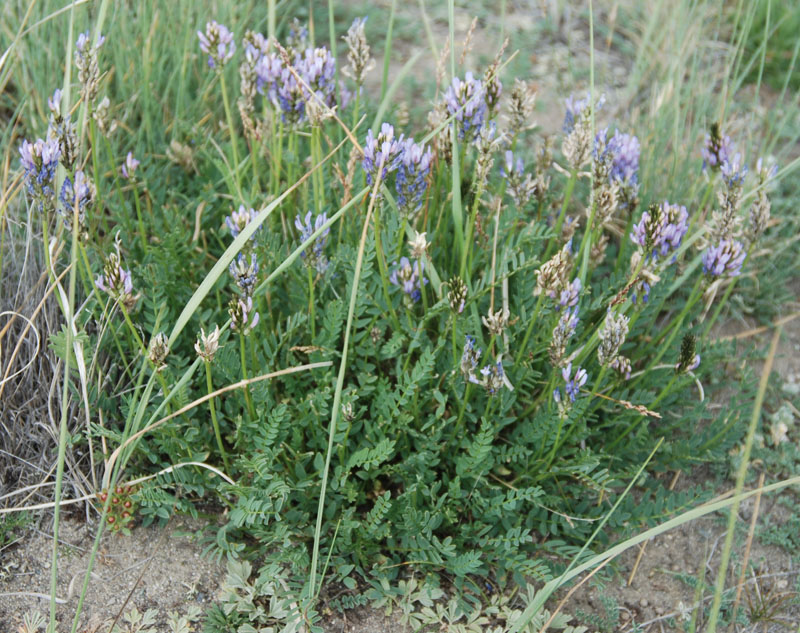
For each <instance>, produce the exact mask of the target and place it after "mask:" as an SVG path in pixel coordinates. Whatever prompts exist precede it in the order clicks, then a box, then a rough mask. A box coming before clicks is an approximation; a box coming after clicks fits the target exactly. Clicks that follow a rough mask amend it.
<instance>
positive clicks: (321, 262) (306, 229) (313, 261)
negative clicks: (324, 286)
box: [294, 211, 331, 273]
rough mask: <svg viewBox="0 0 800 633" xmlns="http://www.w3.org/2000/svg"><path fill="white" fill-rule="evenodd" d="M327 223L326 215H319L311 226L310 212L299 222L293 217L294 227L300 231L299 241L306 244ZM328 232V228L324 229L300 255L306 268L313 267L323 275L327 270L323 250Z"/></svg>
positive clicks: (326, 261)
mask: <svg viewBox="0 0 800 633" xmlns="http://www.w3.org/2000/svg"><path fill="white" fill-rule="evenodd" d="M327 221H328V216H327V214H325V213H320V214H319V215H318V216H317V217H316V219H315V220H314V224H311V211H309V212H308V213H306V217H305V219H304V220H301V219H300V216H299V215H298V216H297V217H295V219H294V225H295V226H296V227H297V230H298V231H300V241H301V242H306V241H307V240H309V239H311V236H312V235H313V234H314V233H316V232H317V231H319V230H320V229H321V228H322V226H323V225H324V224H325V223H326V222H327ZM330 232H331V230H330V228H327V229H325V230H324V231H323V232H322V233H320V234H319V235H318V236H317V239H316V240H314V244H313V245H312V246H311V247H310V248H306V249H305V250H304V251H303V252H302V253H301V254H300V256H301V257H302V258H303V259H304V260H305V262H306V264H307V265H308V266H313V267H314V268H316V269H317V271H318V272H320V273H324V272H325V271H326V270H327V269H328V260H327V259H326V257H325V253H324V250H325V243H326V242H327V240H328V235H329V234H330Z"/></svg>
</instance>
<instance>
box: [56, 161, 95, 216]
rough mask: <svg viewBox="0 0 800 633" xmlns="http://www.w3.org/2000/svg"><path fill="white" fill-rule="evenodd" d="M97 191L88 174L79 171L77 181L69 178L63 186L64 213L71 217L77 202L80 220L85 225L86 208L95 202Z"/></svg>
mask: <svg viewBox="0 0 800 633" xmlns="http://www.w3.org/2000/svg"><path fill="white" fill-rule="evenodd" d="M94 194H95V189H94V185H93V184H92V182H91V181H90V180H89V178H88V177H87V176H86V174H85V173H84V172H83V171H81V170H78V171H76V172H75V181H74V182H73V181H72V179H71V178H70V177H69V176H67V177H66V178H64V183H63V184H62V185H61V194H60V195H59V197H58V198H59V200H60V201H61V204H63V205H64V212H65V213H66V214H67V215H71V214H72V212H73V209H74V205H75V202H76V201H77V203H78V219H79V221H80V223H81V224H83V220H84V217H85V215H86V207H87V206H88V205H89V204H90V203H91V202H92V201H93V200H94Z"/></svg>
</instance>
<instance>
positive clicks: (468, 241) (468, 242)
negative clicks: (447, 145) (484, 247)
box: [459, 166, 483, 279]
mask: <svg viewBox="0 0 800 633" xmlns="http://www.w3.org/2000/svg"><path fill="white" fill-rule="evenodd" d="M476 171H477V166H476ZM482 195H483V183H480V184H479V185H478V190H477V191H476V192H475V200H473V202H472V211H471V212H470V214H469V223H468V224H467V236H466V237H465V238H464V251H463V252H462V254H461V268H460V269H459V271H460V272H459V275H460V276H461V277H462V278H463V279H466V271H467V259H468V258H469V259H470V260H471V259H472V258H471V257H470V255H471V254H472V233H473V231H474V229H475V219H476V217H477V215H478V207H479V206H480V202H481V196H482ZM470 263H471V262H470Z"/></svg>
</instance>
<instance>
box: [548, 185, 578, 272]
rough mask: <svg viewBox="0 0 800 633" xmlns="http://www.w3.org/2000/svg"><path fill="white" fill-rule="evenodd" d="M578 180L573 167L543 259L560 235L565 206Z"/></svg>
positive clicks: (565, 212) (552, 249) (567, 204)
mask: <svg viewBox="0 0 800 633" xmlns="http://www.w3.org/2000/svg"><path fill="white" fill-rule="evenodd" d="M577 181H578V172H577V171H576V170H575V169H573V170H572V172H571V173H570V175H569V180H568V181H567V188H566V189H565V190H564V201H563V202H562V203H561V211H559V213H558V220H556V227H555V230H554V233H553V237H551V238H550V241H549V242H548V244H547V250H546V251H545V253H544V258H543V261H547V260H548V258H549V257H550V255H552V254H553V251H554V250H555V247H556V245H557V244H558V242H559V239H560V237H561V227H562V226H564V218H565V217H566V216H567V207H568V206H569V202H570V200H571V199H572V192H573V190H574V189H575V183H576V182H577Z"/></svg>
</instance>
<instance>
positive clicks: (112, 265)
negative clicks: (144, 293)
mask: <svg viewBox="0 0 800 633" xmlns="http://www.w3.org/2000/svg"><path fill="white" fill-rule="evenodd" d="M119 249H120V242H119V235H117V237H116V239H115V240H114V252H113V253H111V254H109V256H108V257H106V260H105V263H104V264H103V274H102V275H100V276H98V277H97V279H96V280H95V282H94V284H95V286H97V288H98V289H99V290H102V291H103V292H105V293H107V294H108V295H109V296H110V297H111V298H112V299H114V300H115V301H116V302H117V303H119V304H120V305H121V306H123V307H124V308H125V309H126V310H128V311H130V310H132V309H133V307H134V306H135V305H136V300H137V299H138V298H139V295H134V294H133V280H132V278H131V271H130V270H125V268H123V266H122V257H121V256H120V250H119Z"/></svg>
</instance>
